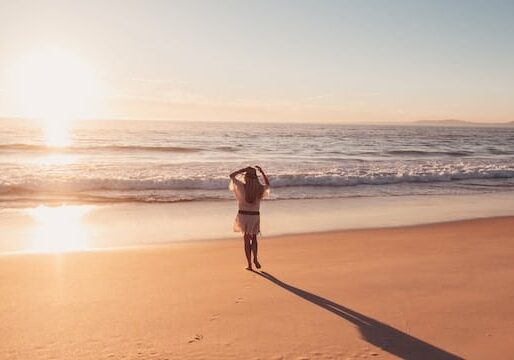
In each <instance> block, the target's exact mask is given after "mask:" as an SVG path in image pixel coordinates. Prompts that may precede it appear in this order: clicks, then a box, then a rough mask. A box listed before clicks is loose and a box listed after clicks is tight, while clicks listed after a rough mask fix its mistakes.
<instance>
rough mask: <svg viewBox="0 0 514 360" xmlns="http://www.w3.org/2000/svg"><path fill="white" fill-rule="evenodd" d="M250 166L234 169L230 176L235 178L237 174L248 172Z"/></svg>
mask: <svg viewBox="0 0 514 360" xmlns="http://www.w3.org/2000/svg"><path fill="white" fill-rule="evenodd" d="M249 168H250V166H248V167H245V168H243V169H239V170H237V171H234V172H233V173H232V174H230V175H229V176H230V178H231V179H234V178H235V177H236V176H237V175H239V174H242V173H245V172H247V171H248V169H249Z"/></svg>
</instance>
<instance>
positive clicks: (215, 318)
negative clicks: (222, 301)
mask: <svg viewBox="0 0 514 360" xmlns="http://www.w3.org/2000/svg"><path fill="white" fill-rule="evenodd" d="M220 315H221V314H219V313H216V314H213V315H212V316H211V317H210V319H209V321H214V320H218V318H219V317H220Z"/></svg>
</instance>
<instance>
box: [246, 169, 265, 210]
mask: <svg viewBox="0 0 514 360" xmlns="http://www.w3.org/2000/svg"><path fill="white" fill-rule="evenodd" d="M252 170H253V171H252ZM252 170H249V171H247V172H246V174H245V185H244V188H245V200H246V202H247V203H249V204H252V203H254V202H255V200H257V199H259V200H260V199H262V196H263V195H264V186H263V185H262V184H261V183H260V181H259V178H258V177H257V172H256V171H255V169H252Z"/></svg>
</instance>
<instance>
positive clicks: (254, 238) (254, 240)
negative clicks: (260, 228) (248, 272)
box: [252, 235, 261, 269]
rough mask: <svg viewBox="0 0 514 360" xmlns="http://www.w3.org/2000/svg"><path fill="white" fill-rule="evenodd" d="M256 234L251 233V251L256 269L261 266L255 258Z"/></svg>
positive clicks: (256, 248)
mask: <svg viewBox="0 0 514 360" xmlns="http://www.w3.org/2000/svg"><path fill="white" fill-rule="evenodd" d="M257 250H258V246H257V235H252V251H253V263H254V264H255V267H256V268H257V269H260V268H261V264H260V263H259V260H257Z"/></svg>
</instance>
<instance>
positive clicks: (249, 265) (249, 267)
mask: <svg viewBox="0 0 514 360" xmlns="http://www.w3.org/2000/svg"><path fill="white" fill-rule="evenodd" d="M245 269H246V270H248V271H253V269H252V265H251V264H248V266H247V267H245Z"/></svg>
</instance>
